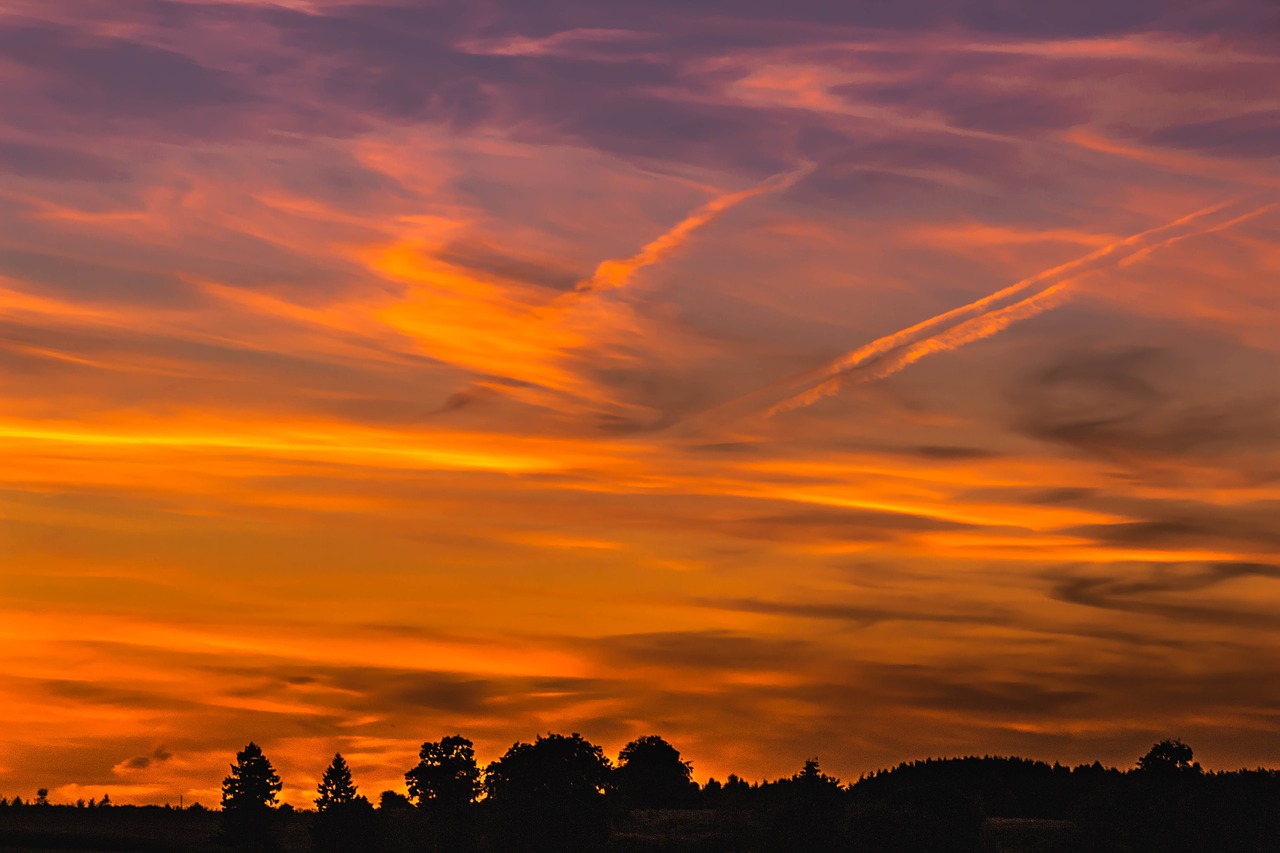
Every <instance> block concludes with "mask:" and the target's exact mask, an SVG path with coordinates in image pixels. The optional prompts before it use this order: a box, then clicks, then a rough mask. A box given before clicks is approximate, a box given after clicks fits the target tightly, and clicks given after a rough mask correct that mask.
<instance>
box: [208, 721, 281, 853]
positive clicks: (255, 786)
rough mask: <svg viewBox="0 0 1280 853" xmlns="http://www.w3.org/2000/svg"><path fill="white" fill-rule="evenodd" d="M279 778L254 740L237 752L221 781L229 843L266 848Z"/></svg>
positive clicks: (243, 846)
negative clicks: (227, 774)
mask: <svg viewBox="0 0 1280 853" xmlns="http://www.w3.org/2000/svg"><path fill="white" fill-rule="evenodd" d="M281 787H282V786H281V783H280V777H279V776H278V775H276V771H275V768H274V767H272V766H271V762H270V761H269V760H267V757H266V756H265V755H263V754H262V748H261V747H260V746H258V745H257V744H256V743H254V742H253V741H250V742H249V744H248V745H247V746H246V747H245V748H244V749H243V750H242V751H240V752H237V753H236V763H235V764H233V765H231V774H230V775H229V776H227V777H226V778H225V779H223V780H222V819H223V828H224V829H225V831H226V834H227V836H228V840H230V841H232V842H234V843H235V844H236V845H237V846H238V847H239V848H240V849H254V848H257V847H262V846H266V844H267V829H268V825H269V822H270V818H271V814H272V808H271V807H272V806H274V805H275V804H276V795H277V794H279V793H280V788H281Z"/></svg>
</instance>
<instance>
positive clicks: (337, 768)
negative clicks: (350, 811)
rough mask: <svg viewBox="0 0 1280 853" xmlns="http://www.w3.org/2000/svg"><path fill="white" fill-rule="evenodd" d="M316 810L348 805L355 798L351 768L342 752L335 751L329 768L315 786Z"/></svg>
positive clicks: (322, 810)
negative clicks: (316, 795) (316, 794)
mask: <svg viewBox="0 0 1280 853" xmlns="http://www.w3.org/2000/svg"><path fill="white" fill-rule="evenodd" d="M316 792H317V793H318V794H319V795H320V796H318V797H316V811H321V812H324V811H328V810H329V809H333V808H341V807H342V806H346V805H350V804H351V803H352V802H354V801H355V798H356V796H357V795H356V786H355V783H354V782H352V781H351V768H350V767H348V766H347V760H346V759H345V758H343V757H342V753H340V752H335V753H334V754H333V761H332V762H331V763H330V764H329V769H327V770H325V771H324V776H323V777H322V778H321V780H320V786H319V787H318V788H316Z"/></svg>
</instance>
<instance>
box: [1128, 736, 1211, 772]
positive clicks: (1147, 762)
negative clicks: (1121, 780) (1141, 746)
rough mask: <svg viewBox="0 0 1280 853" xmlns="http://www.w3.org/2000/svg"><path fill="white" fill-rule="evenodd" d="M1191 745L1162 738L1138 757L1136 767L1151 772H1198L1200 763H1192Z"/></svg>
mask: <svg viewBox="0 0 1280 853" xmlns="http://www.w3.org/2000/svg"><path fill="white" fill-rule="evenodd" d="M1193 757H1194V753H1193V752H1192V751H1191V747H1189V746H1187V745H1186V744H1185V743H1183V742H1182V741H1180V740H1177V739H1176V738H1175V739H1170V740H1162V741H1160V742H1159V743H1157V744H1156V745H1155V746H1153V747H1151V749H1150V750H1148V751H1147V754H1146V755H1144V756H1142V757H1141V758H1139V759H1138V769H1139V770H1144V771H1148V772H1153V773H1170V772H1175V771H1179V770H1190V771H1192V772H1195V773H1199V772H1200V765H1199V764H1196V763H1193V762H1192V760H1191V759H1192V758H1193Z"/></svg>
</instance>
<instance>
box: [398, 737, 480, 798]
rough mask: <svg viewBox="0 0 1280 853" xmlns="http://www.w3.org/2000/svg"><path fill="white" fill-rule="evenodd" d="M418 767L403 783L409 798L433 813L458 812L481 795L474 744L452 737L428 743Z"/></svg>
mask: <svg viewBox="0 0 1280 853" xmlns="http://www.w3.org/2000/svg"><path fill="white" fill-rule="evenodd" d="M418 759H419V760H418V763H417V765H416V766H415V767H414V768H413V769H412V770H410V771H409V772H408V773H406V774H404V781H405V782H406V783H407V784H408V786H409V797H410V798H411V799H414V800H417V801H418V805H419V806H422V807H426V808H428V809H431V810H437V811H446V812H457V811H461V810H463V809H465V808H466V807H467V806H468V805H470V804H471V803H473V802H475V799H476V797H477V796H479V795H480V767H479V766H478V765H477V764H476V752H475V749H474V748H473V746H472V743H471V741H469V740H467V739H466V738H464V737H463V736H462V735H453V736H452V737H446V738H443V739H442V740H439V741H427V742H426V743H424V744H423V745H422V749H421V750H419V751H418Z"/></svg>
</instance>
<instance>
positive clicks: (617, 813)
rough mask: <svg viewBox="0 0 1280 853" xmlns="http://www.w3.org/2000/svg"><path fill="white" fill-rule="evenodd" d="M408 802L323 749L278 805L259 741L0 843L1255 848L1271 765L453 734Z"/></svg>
mask: <svg viewBox="0 0 1280 853" xmlns="http://www.w3.org/2000/svg"><path fill="white" fill-rule="evenodd" d="M404 778H405V785H406V788H407V790H408V796H405V795H404V794H401V793H398V792H395V791H384V792H382V793H381V794H380V795H379V796H378V798H377V803H376V804H375V803H374V802H372V801H371V800H370V799H369V798H368V797H366V796H365V795H364V794H361V793H360V791H359V787H358V784H357V782H356V780H355V778H354V775H353V773H352V770H351V768H350V766H349V765H348V764H347V761H346V759H345V758H343V756H342V755H341V754H335V755H334V756H333V758H332V760H331V761H330V763H329V765H328V767H327V769H326V770H325V771H324V773H323V775H322V778H321V781H320V784H319V786H318V787H317V791H316V797H315V799H314V809H305V810H303V809H295V808H293V807H291V806H289V805H287V804H286V805H280V804H279V803H278V798H279V793H280V791H281V790H282V787H283V785H282V780H281V779H280V776H279V775H278V773H277V772H276V770H275V768H274V767H273V765H272V764H271V761H270V759H269V758H268V757H267V755H266V754H265V752H264V751H263V749H262V748H261V747H260V746H258V745H257V744H256V743H252V742H251V743H249V744H247V745H246V746H245V748H244V749H243V750H241V751H239V752H238V753H236V756H235V761H234V763H232V764H231V766H230V772H229V773H228V774H227V776H226V778H225V779H224V780H223V785H222V801H221V803H220V806H221V808H220V809H219V810H212V809H207V808H204V807H203V806H199V805H195V806H191V807H189V808H186V809H173V808H171V807H167V806H166V807H163V808H160V807H155V806H142V807H133V806H113V805H111V804H110V801H109V799H108V798H106V797H104V798H103V800H102V801H101V802H100V803H99V802H93V801H90V802H89V803H84V802H79V803H77V804H75V805H58V804H53V803H51V802H50V801H49V799H48V791H47V790H45V789H40V790H39V791H38V792H37V793H36V796H35V798H33V799H31V800H30V801H24V800H23V799H22V798H21V797H15V798H13V800H8V799H5V798H0V849H4V850H10V849H14V850H17V849H21V850H64V851H70V850H77V851H88V850H114V851H148V853H150V851H205V850H208V851H216V850H224V851H225V850H243V851H279V853H284V851H304V850H312V851H317V853H344V851H356V852H357V853H358V851H369V853H453V851H457V853H490V852H491V851H492V852H493V853H496V851H504V853H505V852H506V851H511V853H552V851H557V853H559V851H583V853H594V851H617V853H642V851H684V853H775V851H776V853H785V851H845V853H907V852H908V851H911V853H928V851H939V853H985V852H986V851H992V853H1077V851H1078V852H1079V853H1147V852H1148V851H1151V853H1154V851H1161V852H1162V853H1181V851H1186V853H1192V852H1193V851H1194V852H1195V853H1216V851H1222V853H1250V852H1252V853H1268V852H1269V851H1280V771H1277V770H1268V769H1257V770H1239V771H1233V772H1207V771H1205V770H1203V769H1202V768H1201V766H1200V765H1199V764H1198V763H1196V762H1195V760H1194V754H1193V751H1192V749H1191V747H1190V746H1188V745H1187V744H1185V743H1182V742H1181V741H1179V740H1163V741H1160V742H1159V743H1157V744H1155V745H1154V746H1153V747H1152V748H1151V749H1150V750H1149V751H1148V752H1147V753H1146V754H1145V755H1143V756H1141V757H1140V758H1138V759H1137V762H1136V764H1135V766H1134V767H1133V768H1132V769H1129V770H1119V769H1115V768H1107V767H1104V766H1103V765H1102V764H1101V763H1099V762H1094V763H1093V764H1083V765H1079V766H1076V767H1067V766H1063V765H1060V764H1052V765H1050V764H1046V763H1044V762H1042V761H1033V760H1029V759H1023V758H1008V757H991V756H987V757H968V758H953V759H928V760H925V761H915V762H909V763H904V764H900V765H898V766H897V767H895V768H893V769H889V770H882V771H878V772H876V773H872V774H870V775H866V776H863V777H862V778H860V779H858V780H856V781H855V782H853V783H852V784H848V785H845V784H842V783H841V782H840V780H838V779H836V778H834V777H832V776H829V775H827V774H826V773H824V772H823V771H822V769H821V766H820V765H819V762H818V760H817V759H816V758H815V759H810V760H808V761H806V762H805V763H804V765H803V767H802V768H800V769H799V771H798V772H797V773H796V774H795V775H793V776H789V777H784V778H781V779H777V780H773V781H764V782H755V783H748V782H746V781H744V780H743V779H741V778H739V777H737V776H734V775H730V776H729V777H728V779H727V780H725V781H723V782H721V781H718V780H716V779H708V780H707V782H706V783H705V784H702V785H699V784H698V783H696V782H695V781H694V780H693V767H692V765H691V764H690V763H689V762H688V761H685V760H684V759H682V758H681V755H680V752H679V750H678V749H676V747H674V746H673V745H672V744H670V743H668V742H667V741H666V740H665V739H663V738H662V737H659V736H657V735H650V736H647V737H642V738H638V739H636V740H633V741H632V742H630V743H629V744H627V745H626V746H625V747H624V748H623V749H622V751H621V752H620V754H619V756H618V760H617V762H616V763H615V762H613V761H610V759H609V758H608V757H607V756H606V755H605V753H604V751H603V749H601V747H599V746H597V745H595V744H593V743H591V742H590V741H588V740H586V739H585V738H583V737H582V736H581V735H579V734H577V733H573V734H570V735H561V734H547V735H540V736H538V737H537V738H535V740H534V741H533V742H532V743H527V742H517V743H515V744H513V745H512V746H511V748H510V749H508V750H507V751H506V752H505V753H504V754H503V755H502V756H501V757H500V758H498V759H497V760H495V761H493V762H491V763H490V764H488V765H487V766H483V767H482V766H481V765H480V764H478V763H477V761H476V757H475V750H474V748H473V745H472V743H471V741H470V740H468V739H467V738H465V737H463V736H461V735H452V736H448V737H444V738H442V739H441V740H439V741H428V742H425V743H423V744H422V748H421V749H420V750H419V753H418V761H417V763H416V764H414V765H413V766H412V767H410V768H409V769H408V770H407V771H406V772H405V774H404Z"/></svg>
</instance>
